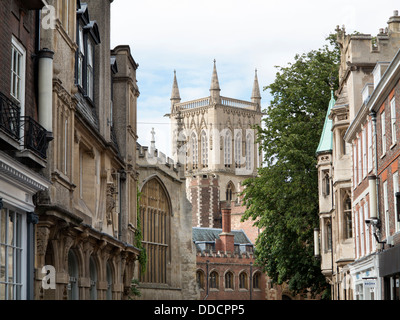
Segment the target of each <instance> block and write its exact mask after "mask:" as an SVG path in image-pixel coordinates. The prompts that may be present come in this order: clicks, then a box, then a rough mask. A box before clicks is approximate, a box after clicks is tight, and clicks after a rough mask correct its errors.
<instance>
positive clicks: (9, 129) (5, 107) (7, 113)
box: [0, 92, 20, 140]
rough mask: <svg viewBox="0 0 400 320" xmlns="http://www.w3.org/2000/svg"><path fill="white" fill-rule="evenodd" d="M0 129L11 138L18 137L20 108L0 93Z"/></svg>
mask: <svg viewBox="0 0 400 320" xmlns="http://www.w3.org/2000/svg"><path fill="white" fill-rule="evenodd" d="M0 129H2V130H3V131H5V132H6V133H7V134H9V135H10V136H11V137H12V138H14V139H16V140H19V137H20V108H19V106H18V105H16V104H15V103H14V102H12V101H11V100H10V99H8V98H7V97H6V96H4V95H3V94H2V93H1V92H0Z"/></svg>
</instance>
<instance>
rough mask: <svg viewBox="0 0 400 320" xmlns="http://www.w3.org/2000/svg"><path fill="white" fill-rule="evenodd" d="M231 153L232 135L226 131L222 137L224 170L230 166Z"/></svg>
mask: <svg viewBox="0 0 400 320" xmlns="http://www.w3.org/2000/svg"><path fill="white" fill-rule="evenodd" d="M231 153H232V135H231V131H230V130H226V133H225V136H224V165H225V168H230V166H231V162H232V161H231V159H232V158H231Z"/></svg>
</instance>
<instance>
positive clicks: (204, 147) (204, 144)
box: [201, 131, 208, 168]
mask: <svg viewBox="0 0 400 320" xmlns="http://www.w3.org/2000/svg"><path fill="white" fill-rule="evenodd" d="M201 162H202V165H203V168H207V167H208V140H207V133H206V132H205V131H203V132H202V133H201Z"/></svg>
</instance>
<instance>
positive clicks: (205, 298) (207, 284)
mask: <svg viewBox="0 0 400 320" xmlns="http://www.w3.org/2000/svg"><path fill="white" fill-rule="evenodd" d="M209 263H210V261H209V260H207V264H206V275H207V282H206V286H207V291H206V296H205V297H204V299H203V300H207V298H208V287H209V280H208V279H209V274H208V264H209Z"/></svg>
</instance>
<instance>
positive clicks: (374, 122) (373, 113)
mask: <svg viewBox="0 0 400 320" xmlns="http://www.w3.org/2000/svg"><path fill="white" fill-rule="evenodd" d="M371 118H372V124H373V126H374V140H375V141H374V144H375V146H374V149H375V176H376V213H377V218H378V219H379V218H380V216H379V179H378V133H377V130H376V112H375V111H371Z"/></svg>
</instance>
